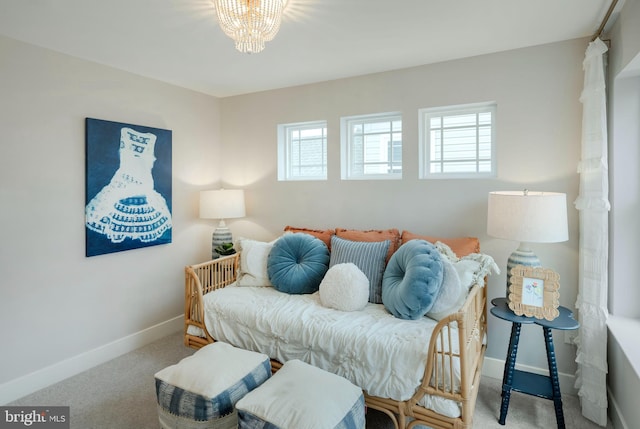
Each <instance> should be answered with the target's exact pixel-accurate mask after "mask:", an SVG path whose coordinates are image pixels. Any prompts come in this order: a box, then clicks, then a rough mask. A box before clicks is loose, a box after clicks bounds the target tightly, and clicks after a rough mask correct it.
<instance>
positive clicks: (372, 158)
mask: <svg viewBox="0 0 640 429" xmlns="http://www.w3.org/2000/svg"><path fill="white" fill-rule="evenodd" d="M341 130H342V135H341V137H342V138H341V147H342V178H343V179H401V178H402V116H401V114H400V113H398V112H395V113H382V114H376V115H364V116H350V117H345V118H342V121H341Z"/></svg>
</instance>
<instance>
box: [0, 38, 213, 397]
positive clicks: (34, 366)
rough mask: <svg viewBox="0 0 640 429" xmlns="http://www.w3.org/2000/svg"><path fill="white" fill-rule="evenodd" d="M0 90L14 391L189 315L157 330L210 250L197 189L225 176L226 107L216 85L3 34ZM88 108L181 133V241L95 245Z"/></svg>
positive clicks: (9, 369) (6, 383)
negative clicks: (154, 76) (174, 81)
mask: <svg viewBox="0 0 640 429" xmlns="http://www.w3.org/2000/svg"><path fill="white" fill-rule="evenodd" d="M0 94H2V96H1V98H0V130H2V131H1V132H2V139H1V141H0V146H1V147H2V154H1V155H0V207H1V210H0V338H1V339H2V352H1V353H0V403H3V400H4V401H8V400H10V399H12V397H14V396H15V395H17V394H20V393H25V392H23V390H28V389H30V388H37V387H38V384H39V383H45V384H46V383H47V382H49V381H55V378H56V377H59V376H65V375H68V373H69V372H73V371H76V372H77V371H81V370H82V366H83V365H91V364H97V363H100V360H101V359H102V358H103V357H105V356H107V357H108V356H112V355H113V354H117V353H119V352H122V351H126V350H125V349H126V348H130V347H133V346H135V344H136V342H140V341H148V340H149V339H151V338H153V336H154V335H160V334H162V333H163V332H166V329H172V330H174V331H175V330H176V327H177V326H178V327H179V326H180V325H179V324H180V320H178V321H177V323H170V324H168V325H167V326H166V327H164V328H163V329H155V330H154V329H153V328H152V327H154V326H155V325H157V324H165V322H167V321H168V320H171V319H173V318H175V317H177V316H179V315H180V314H181V313H182V312H183V302H184V298H183V284H184V280H183V267H184V265H185V264H187V263H193V262H198V261H202V260H205V259H206V258H207V257H208V255H209V251H210V250H209V249H210V245H209V241H208V240H209V239H208V237H210V235H208V234H210V232H209V231H210V228H211V225H207V224H206V223H204V222H201V221H199V220H198V219H197V204H198V202H197V194H198V193H197V190H198V189H199V188H201V187H202V186H204V185H206V184H211V183H215V184H216V185H217V184H218V181H219V173H220V168H219V162H220V161H219V157H218V154H219V146H220V143H219V139H218V133H219V116H220V111H219V103H218V100H217V99H215V98H213V97H210V96H206V95H202V94H198V93H195V92H192V91H188V90H184V89H180V88H177V87H174V86H170V85H166V84H163V83H159V82H156V81H152V80H149V79H145V78H142V77H139V76H135V75H132V74H130V73H125V72H122V71H118V70H114V69H111V68H108V67H104V66H100V65H96V64H93V63H89V62H86V61H82V60H78V59H75V58H72V57H69V56H65V55H60V54H57V53H54V52H51V51H48V50H44V49H40V48H37V47H34V46H31V45H27V44H23V43H19V42H16V41H13V40H11V39H8V38H4V37H0ZM85 117H93V118H99V119H106V120H111V121H118V122H126V123H130V124H139V125H147V126H151V127H157V128H164V129H169V130H172V131H173V225H174V227H173V242H172V243H171V244H168V245H162V246H154V247H151V248H146V249H138V250H132V251H128V252H121V253H116V254H110V255H103V256H96V257H91V258H86V257H85V256H84V255H85V253H84V252H85V249H84V248H85V246H84V235H85V228H84V204H85V194H84V183H85V173H84V171H85V162H84V161H85V130H84V120H85ZM141 332H143V333H144V334H141ZM132 335H133V337H131V336H132ZM123 339H127V340H124V341H123ZM114 342H115V343H114ZM40 387H41V386H40ZM26 393H28V392H26Z"/></svg>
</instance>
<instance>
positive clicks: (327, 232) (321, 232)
mask: <svg viewBox="0 0 640 429" xmlns="http://www.w3.org/2000/svg"><path fill="white" fill-rule="evenodd" d="M284 231H285V232H303V233H305V234H309V235H313V236H314V237H316V238H319V239H320V240H322V241H324V244H326V245H327V247H328V248H329V250H331V237H333V236H334V235H335V234H336V231H335V229H310V228H297V227H295V226H290V225H287V226H285V227H284Z"/></svg>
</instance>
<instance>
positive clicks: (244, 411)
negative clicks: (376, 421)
mask: <svg viewBox="0 0 640 429" xmlns="http://www.w3.org/2000/svg"><path fill="white" fill-rule="evenodd" d="M236 409H237V410H238V423H239V426H238V427H239V428H240V429H243V428H244V429H258V428H279V429H364V427H365V417H364V395H363V394H362V389H360V388H359V387H357V386H354V385H353V384H351V382H349V381H348V380H346V379H344V378H342V377H339V376H337V375H335V374H332V373H329V372H326V371H323V370H321V369H319V368H316V367H314V366H311V365H308V364H306V363H304V362H301V361H299V360H291V361H288V362H287V363H285V364H284V365H283V366H282V368H280V370H278V372H276V373H275V374H274V375H273V377H271V378H270V379H269V380H267V381H266V382H265V383H264V384H263V385H262V386H260V387H259V388H257V389H255V390H253V391H251V392H250V393H248V394H247V395H246V396H245V397H244V398H242V399H241V400H239V401H238V403H237V404H236Z"/></svg>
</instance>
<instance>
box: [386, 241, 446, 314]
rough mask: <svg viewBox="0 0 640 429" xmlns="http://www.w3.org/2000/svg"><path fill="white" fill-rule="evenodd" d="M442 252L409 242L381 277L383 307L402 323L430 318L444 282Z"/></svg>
mask: <svg viewBox="0 0 640 429" xmlns="http://www.w3.org/2000/svg"><path fill="white" fill-rule="evenodd" d="M443 271H444V269H443V265H442V260H441V259H440V252H438V249H436V247H435V246H434V245H433V244H431V243H429V242H428V241H425V240H410V241H407V242H406V243H405V244H403V245H402V246H400V248H399V249H398V250H397V251H396V252H395V253H394V254H393V256H391V259H390V260H389V263H388V264H387V268H386V269H385V272H384V276H383V277H382V303H383V304H384V306H385V308H386V309H387V310H389V312H390V313H391V314H393V315H394V316H395V317H398V318H400V319H411V320H415V319H419V318H420V317H422V316H424V315H425V314H427V312H428V311H429V309H431V307H432V306H433V303H434V301H435V299H436V297H437V296H438V293H439V292H440V288H441V287H442V279H443Z"/></svg>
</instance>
